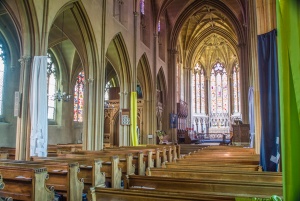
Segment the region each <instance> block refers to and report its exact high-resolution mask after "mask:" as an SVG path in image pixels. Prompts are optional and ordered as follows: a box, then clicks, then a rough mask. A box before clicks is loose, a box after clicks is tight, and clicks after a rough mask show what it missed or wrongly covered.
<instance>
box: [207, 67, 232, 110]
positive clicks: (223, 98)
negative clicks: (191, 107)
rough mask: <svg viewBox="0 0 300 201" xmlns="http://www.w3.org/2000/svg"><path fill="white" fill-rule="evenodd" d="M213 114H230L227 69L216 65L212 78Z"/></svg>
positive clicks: (211, 97)
mask: <svg viewBox="0 0 300 201" xmlns="http://www.w3.org/2000/svg"><path fill="white" fill-rule="evenodd" d="M210 86H211V88H210V92H211V94H210V99H211V113H213V114H214V113H218V114H221V113H228V81H227V73H226V69H225V68H224V67H223V65H222V64H221V63H219V62H218V63H216V64H215V66H214V67H213V68H212V70H211V76H210Z"/></svg>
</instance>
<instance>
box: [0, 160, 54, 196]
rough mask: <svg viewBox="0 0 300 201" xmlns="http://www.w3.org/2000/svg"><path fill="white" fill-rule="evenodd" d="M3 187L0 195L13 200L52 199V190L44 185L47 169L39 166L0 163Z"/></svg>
mask: <svg viewBox="0 0 300 201" xmlns="http://www.w3.org/2000/svg"><path fill="white" fill-rule="evenodd" d="M0 174H1V175H2V180H3V183H4V184H5V186H4V188H3V189H0V196H1V197H11V198H12V199H14V200H28V201H29V200H30V201H31V200H36V201H38V200H45V201H53V199H54V191H51V190H49V189H48V188H47V187H46V179H47V178H48V173H47V169H46V168H45V167H41V166H32V167H24V166H16V165H15V166H13V165H12V166H8V165H1V164H0Z"/></svg>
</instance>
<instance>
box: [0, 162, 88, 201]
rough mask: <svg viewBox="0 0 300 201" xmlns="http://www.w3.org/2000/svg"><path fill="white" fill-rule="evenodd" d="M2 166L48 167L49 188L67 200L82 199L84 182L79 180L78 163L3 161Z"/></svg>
mask: <svg viewBox="0 0 300 201" xmlns="http://www.w3.org/2000/svg"><path fill="white" fill-rule="evenodd" d="M0 165H1V166H18V167H36V166H41V167H46V168H47V170H48V174H49V178H48V180H47V181H46V185H47V186H53V187H54V189H55V191H56V192H58V193H59V194H62V195H63V196H64V197H65V199H66V200H69V201H77V200H80V199H82V193H83V187H84V184H83V181H82V179H80V180H79V179H78V172H79V171H80V169H79V164H78V163H77V162H51V161H46V162H41V161H12V160H1V161H0Z"/></svg>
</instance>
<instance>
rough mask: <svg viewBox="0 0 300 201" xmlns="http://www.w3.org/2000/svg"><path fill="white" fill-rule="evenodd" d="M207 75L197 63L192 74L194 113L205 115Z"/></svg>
mask: <svg viewBox="0 0 300 201" xmlns="http://www.w3.org/2000/svg"><path fill="white" fill-rule="evenodd" d="M205 104H206V103H205V75H204V70H203V68H202V67H200V65H199V64H198V63H197V64H196V66H195V67H194V71H193V72H192V107H193V110H194V113H197V114H200V113H201V114H205Z"/></svg>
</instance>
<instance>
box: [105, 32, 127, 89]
mask: <svg viewBox="0 0 300 201" xmlns="http://www.w3.org/2000/svg"><path fill="white" fill-rule="evenodd" d="M106 58H107V60H108V61H109V62H110V63H111V64H112V66H113V67H114V69H115V71H116V73H117V75H118V77H119V79H120V80H119V83H120V91H121V92H125V91H126V92H129V91H130V83H131V80H132V70H131V68H130V66H131V64H130V59H129V54H128V50H127V47H126V44H125V41H124V38H123V36H122V33H118V34H116V35H115V37H114V38H113V39H112V40H111V42H110V43H109V45H108V48H107V51H106Z"/></svg>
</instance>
